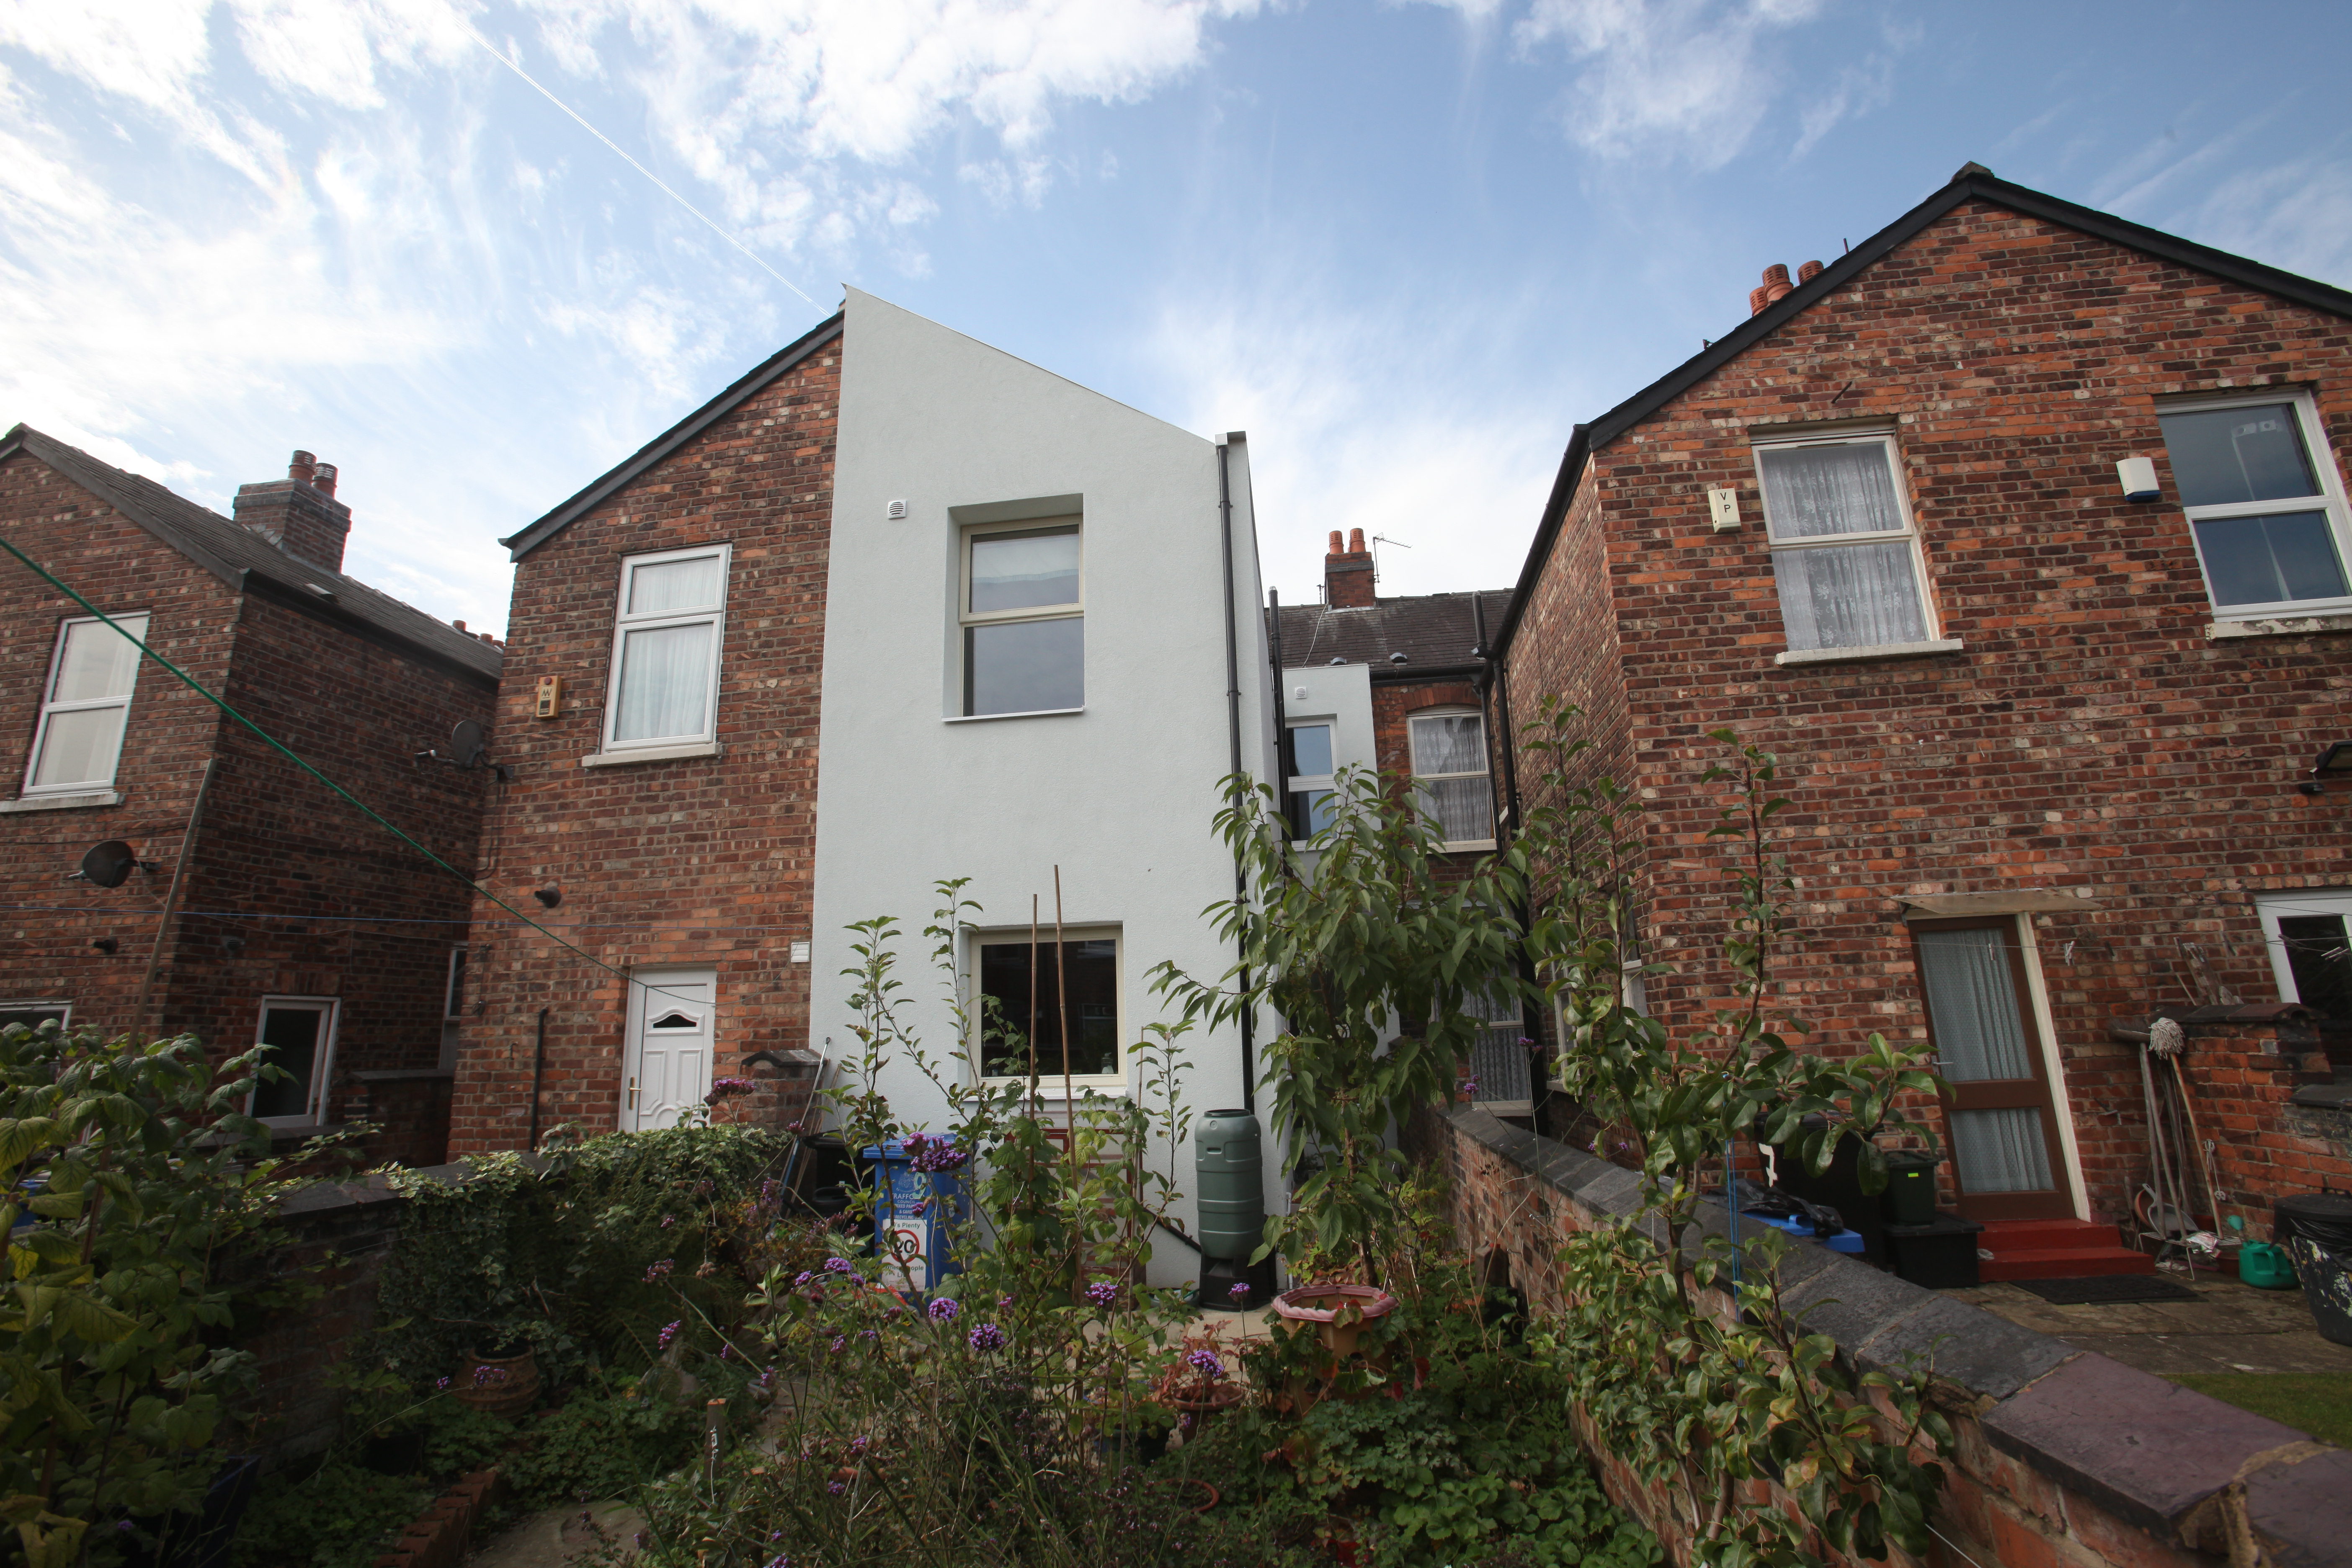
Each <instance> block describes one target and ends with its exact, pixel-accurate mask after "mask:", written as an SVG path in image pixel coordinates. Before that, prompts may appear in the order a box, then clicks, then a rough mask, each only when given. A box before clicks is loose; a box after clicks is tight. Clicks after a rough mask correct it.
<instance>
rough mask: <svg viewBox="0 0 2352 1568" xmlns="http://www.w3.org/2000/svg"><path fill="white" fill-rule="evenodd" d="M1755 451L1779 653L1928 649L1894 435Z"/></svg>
mask: <svg viewBox="0 0 2352 1568" xmlns="http://www.w3.org/2000/svg"><path fill="white" fill-rule="evenodd" d="M1755 452H1756V472H1757V477H1758V479H1759V483H1760V485H1761V488H1762V489H1763V494H1764V526H1765V532H1766V535H1767V537H1768V539H1769V542H1770V544H1771V549H1772V577H1773V580H1774V582H1775V583H1777V584H1779V586H1780V619H1781V622H1782V624H1783V625H1784V626H1787V628H1788V633H1789V650H1790V652H1791V653H1796V652H1803V651H1807V650H1811V649H1818V648H1879V647H1885V648H1895V647H1912V646H1916V645H1918V644H1922V643H1927V642H1930V641H1932V640H1934V638H1935V636H1936V632H1935V626H1934V619H1933V616H1931V615H1930V613H1929V608H1928V603H1927V569H1926V563H1925V562H1924V561H1923V560H1922V559H1921V556H1920V553H1919V532H1918V530H1917V528H1916V526H1914V524H1913V521H1912V517H1911V507H1910V503H1909V501H1908V500H1907V499H1906V496H1905V494H1904V484H1903V474H1902V470H1901V468H1900V467H1899V466H1898V465H1897V463H1896V461H1895V434H1894V432H1893V431H1891V430H1890V431H1867V432H1863V433H1860V434H1855V433H1851V432H1841V433H1840V434H1838V435H1835V436H1823V437H1801V436H1798V437H1788V438H1786V439H1759V440H1758V441H1757V442H1756V446H1755Z"/></svg>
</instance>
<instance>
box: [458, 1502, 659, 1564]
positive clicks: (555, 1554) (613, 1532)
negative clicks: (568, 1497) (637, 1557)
mask: <svg viewBox="0 0 2352 1568" xmlns="http://www.w3.org/2000/svg"><path fill="white" fill-rule="evenodd" d="M645 1527H646V1516H645V1514H644V1513H643V1512H642V1511H641V1510H637V1509H635V1508H632V1507H630V1506H629V1505H628V1504H627V1503H625V1502H613V1501H605V1502H597V1503H590V1504H588V1505H587V1506H586V1507H585V1508H583V1507H581V1506H579V1505H577V1504H573V1505H572V1506H570V1507H567V1508H550V1509H541V1510H540V1511H539V1512H537V1513H534V1514H530V1515H529V1516H527V1517H526V1518H524V1519H523V1520H522V1521H520V1522H519V1523H516V1524H512V1525H509V1527H508V1528H506V1529H505V1530H502V1531H499V1533H498V1534H496V1535H494V1536H492V1537H491V1538H490V1539H489V1540H488V1541H485V1542H480V1543H479V1544H478V1545H477V1546H476V1547H475V1548H474V1550H473V1551H471V1552H467V1554H466V1559H465V1568H572V1565H573V1564H576V1563H584V1562H585V1561H586V1560H587V1559H588V1558H590V1557H592V1556H593V1555H595V1554H596V1553H597V1552H603V1551H604V1550H605V1549H606V1548H607V1547H618V1548H619V1549H620V1550H621V1551H622V1552H623V1553H628V1552H633V1551H634V1550H635V1540H636V1534H637V1531H641V1530H643V1529H644V1528H645Z"/></svg>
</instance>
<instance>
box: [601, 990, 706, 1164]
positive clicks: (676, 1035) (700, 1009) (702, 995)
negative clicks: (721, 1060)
mask: <svg viewBox="0 0 2352 1568" xmlns="http://www.w3.org/2000/svg"><path fill="white" fill-rule="evenodd" d="M718 1003H719V975H718V973H717V972H716V971H714V970H709V969H655V970H644V969H641V970H638V971H637V972H636V973H634V974H632V975H631V976H630V977H629V1049H628V1063H627V1069H628V1070H627V1082H626V1083H625V1084H624V1085H623V1087H622V1094H621V1131H624V1132H630V1131H641V1130H643V1129H646V1128H650V1127H674V1126H676V1125H677V1123H678V1121H680V1120H681V1119H682V1118H683V1117H684V1116H685V1115H686V1113H687V1112H688V1111H689V1110H692V1109H694V1108H695V1107H696V1106H698V1105H700V1104H701V1103H702V1099H703V1096H705V1095H707V1094H709V1092H710V1047H711V1039H712V1037H713V1035H714V1034H715V1032H716V1024H717V1014H718Z"/></svg>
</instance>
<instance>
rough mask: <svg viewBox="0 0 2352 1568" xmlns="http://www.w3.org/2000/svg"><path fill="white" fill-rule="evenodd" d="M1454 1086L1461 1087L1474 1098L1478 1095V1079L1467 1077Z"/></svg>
mask: <svg viewBox="0 0 2352 1568" xmlns="http://www.w3.org/2000/svg"><path fill="white" fill-rule="evenodd" d="M1454 1088H1456V1089H1460V1090H1461V1091H1462V1092H1463V1093H1465V1094H1466V1095H1469V1096H1471V1097H1472V1098H1473V1099H1475V1098H1476V1097H1477V1094H1478V1080H1477V1079H1475V1078H1465V1079H1463V1080H1462V1081H1461V1082H1460V1083H1457V1084H1455V1085H1454Z"/></svg>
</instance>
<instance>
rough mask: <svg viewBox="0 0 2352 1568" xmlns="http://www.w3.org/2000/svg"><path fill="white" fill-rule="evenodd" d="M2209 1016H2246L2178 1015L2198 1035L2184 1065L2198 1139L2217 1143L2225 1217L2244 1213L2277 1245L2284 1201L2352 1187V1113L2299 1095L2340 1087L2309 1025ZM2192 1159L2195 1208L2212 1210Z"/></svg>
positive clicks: (2216, 1178)
mask: <svg viewBox="0 0 2352 1568" xmlns="http://www.w3.org/2000/svg"><path fill="white" fill-rule="evenodd" d="M2205 1011H2207V1012H2209V1013H2220V1012H2224V1011H2229V1012H2235V1013H2238V1014H2240V1015H2241V1016H2239V1017H2236V1018H2230V1017H2222V1018H2211V1017H2207V1018H2202V1019H2200V1017H2198V1016H2195V1015H2194V1014H2187V1013H2185V1012H2184V1010H2183V1009H2179V1008H2172V1009H2168V1013H2169V1014H2170V1015H2171V1016H2175V1017H2178V1018H2180V1019H2181V1026H2182V1029H2183V1031H2184V1032H2185V1033H2186V1034H2187V1036H2188V1048H2187V1049H2186V1050H2185V1051H2183V1052H2182V1053H2181V1056H2180V1058H2179V1067H2180V1077H2181V1080H2182V1083H2183V1086H2184V1088H2185V1089H2186V1091H2187V1104H2188V1107H2189V1114H2190V1115H2191V1116H2193V1117H2194V1118H2195V1119H2196V1123H2197V1126H2196V1135H2197V1137H2198V1138H2199V1139H2200V1140H2201V1141H2202V1142H2206V1143H2208V1144H2210V1146H2211V1150H2210V1155H2209V1159H2210V1164H2211V1169H2212V1179H2213V1185H2214V1186H2215V1187H2216V1188H2217V1189H2219V1191H2220V1194H2221V1197H2220V1200H2219V1201H2220V1204H2221V1214H2222V1215H2236V1216H2237V1217H2238V1218H2239V1219H2240V1220H2242V1221H2243V1222H2244V1224H2245V1227H2246V1235H2247V1236H2249V1237H2253V1238H2255V1239H2257V1240H2263V1241H2267V1240H2269V1239H2270V1237H2271V1221H2272V1205H2273V1204H2274V1203H2275V1202H2276V1201H2277V1200H2278V1199H2279V1198H2280V1197H2282V1196H2284V1195H2285V1194H2290V1193H2311V1192H2317V1191H2319V1190H2320V1189H2321V1188H2322V1187H2333V1188H2335V1189H2336V1190H2337V1191H2339V1192H2340V1191H2344V1190H2347V1189H2352V1114H2347V1111H2346V1110H2344V1109H2342V1108H2341V1106H2338V1105H2300V1104H2297V1103H2296V1100H2295V1096H2296V1093H2297V1091H2298V1090H2300V1089H2305V1088H2308V1087H2310V1086H2312V1085H2326V1084H2333V1083H2334V1082H2335V1081H2336V1071H2335V1068H2334V1066H2333V1064H2332V1063H2331V1062H2330V1061H2329V1058H2328V1053H2327V1052H2326V1050H2324V1049H2322V1048H2321V1047H2320V1043H2319V1040H2318V1038H2317V1037H2316V1036H2315V1034H2314V1033H2313V1031H2312V1030H2311V1028H2310V1026H2309V1024H2308V1022H2307V1021H2305V1020H2301V1019H2298V1018H2295V1017H2294V1016H2289V1017H2288V1018H2287V1019H2285V1020H2284V1021H2282V1022H2273V1021H2269V1020H2264V1019H2260V1018H2249V1017H2245V1016H2243V1015H2247V1014H2261V1013H2266V1012H2270V1011H2273V1009H2270V1008H2261V1007H2246V1008H2237V1009H2227V1010H2225V1009H2221V1008H2214V1009H2208V1010H2205ZM2339 1050H2340V1047H2339ZM2153 1065H2154V1064H2151V1066H2153ZM2161 1070H2162V1069H2161V1068H2158V1071H2161ZM2167 1136H2168V1137H2169V1136H2170V1134H2169V1133H2168V1134H2167ZM2176 1157H2178V1155H2177V1154H2176ZM2190 1158H2191V1160H2192V1163H2191V1164H2190V1166H2189V1182H2190V1184H2191V1185H2190V1191H2191V1192H2192V1193H2193V1194H2199V1195H2198V1196H2196V1197H2195V1198H2194V1200H2193V1201H2192V1204H2191V1206H2192V1207H2194V1208H2196V1209H2197V1211H2198V1212H2199V1213H2200V1214H2202V1213H2203V1212H2204V1208H2205V1205H2204V1201H2203V1197H2202V1195H2201V1194H2202V1192H2203V1185H2202V1181H2201V1178H2200V1174H2199V1173H2198V1171H2197V1169H2196V1166H2195V1164H2194V1163H2193V1158H2194V1156H2193V1155H2192V1156H2190ZM2216 1223H2221V1222H2220V1221H2217V1222H2216Z"/></svg>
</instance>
